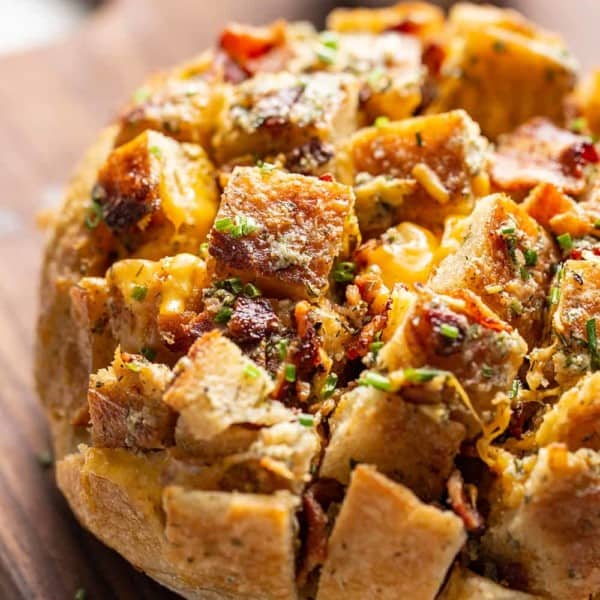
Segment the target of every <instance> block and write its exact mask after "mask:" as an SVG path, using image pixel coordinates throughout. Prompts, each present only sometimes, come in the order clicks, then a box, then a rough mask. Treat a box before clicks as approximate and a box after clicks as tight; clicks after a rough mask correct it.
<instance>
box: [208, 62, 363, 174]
mask: <svg viewBox="0 0 600 600" xmlns="http://www.w3.org/2000/svg"><path fill="white" fill-rule="evenodd" d="M357 107H358V82H357V80H356V78H354V77H352V76H350V75H346V74H342V73H312V74H304V75H303V74H299V75H298V74H292V73H289V72H286V71H283V72H280V73H261V74H258V75H256V76H255V77H253V78H252V79H249V80H247V81H244V82H243V83H241V84H240V85H238V86H236V87H235V88H233V89H232V90H231V93H230V97H229V98H228V100H227V103H226V107H225V109H224V111H223V114H222V116H221V119H220V122H219V127H218V130H217V132H216V133H215V136H214V138H213V146H214V150H215V155H216V158H217V161H218V162H220V163H223V162H227V161H231V160H233V159H236V158H240V157H245V156H246V157H247V156H250V157H257V156H258V157H265V156H271V155H276V154H278V153H280V152H283V153H286V152H290V151H292V150H294V149H295V148H299V147H301V146H303V145H305V144H307V143H309V142H311V140H319V141H321V142H335V141H336V140H338V139H340V138H342V137H345V136H347V135H349V134H350V133H351V132H352V131H354V130H355V129H356V123H357V122H356V119H357Z"/></svg>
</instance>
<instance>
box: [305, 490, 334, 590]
mask: <svg viewBox="0 0 600 600" xmlns="http://www.w3.org/2000/svg"><path fill="white" fill-rule="evenodd" d="M302 509H303V511H304V512H303V515H304V522H305V524H306V538H305V544H304V555H303V560H302V564H301V566H300V570H299V571H298V581H299V583H300V584H301V585H302V584H304V583H305V582H306V580H307V578H308V575H309V574H310V573H311V572H312V571H313V570H314V569H315V568H317V567H318V566H320V565H322V564H323V563H324V562H325V559H326V558H327V515H326V514H325V511H324V510H323V507H322V506H321V505H320V504H319V503H318V502H317V500H316V498H315V496H314V490H313V489H312V488H309V489H308V490H307V491H306V493H305V494H304V496H302Z"/></svg>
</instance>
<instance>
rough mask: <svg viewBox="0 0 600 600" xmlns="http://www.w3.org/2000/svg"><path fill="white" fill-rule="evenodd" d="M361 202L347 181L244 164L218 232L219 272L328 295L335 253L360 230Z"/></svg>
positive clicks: (288, 292) (276, 289)
mask: <svg viewBox="0 0 600 600" xmlns="http://www.w3.org/2000/svg"><path fill="white" fill-rule="evenodd" d="M353 207H354V194H353V193H352V190H351V189H350V188H348V187H347V186H345V185H342V184H340V183H336V182H333V181H321V180H319V179H316V178H314V177H306V176H303V175H292V174H286V173H282V172H279V171H271V170H265V169H264V168H262V169H261V168H260V167H255V168H250V167H237V168H236V169H235V170H234V172H233V174H232V176H231V178H230V179H229V182H228V184H227V187H226V188H225V192H224V194H223V199H222V202H221V206H220V207H219V212H218V214H217V218H216V219H215V224H214V226H213V229H212V230H211V233H210V241H209V248H208V250H209V252H210V254H211V255H212V256H213V257H214V259H215V268H216V272H217V274H218V275H220V276H227V275H236V276H239V277H241V278H242V279H243V280H244V281H256V283H257V285H258V287H259V288H260V289H262V290H264V291H265V292H266V293H269V294H272V295H275V296H279V297H290V296H292V297H296V298H311V297H312V298H314V297H316V296H319V295H322V294H323V293H324V292H325V291H326V290H327V288H328V285H329V282H328V277H329V272H330V270H331V268H332V266H333V262H334V259H335V258H336V257H337V256H339V255H340V254H346V253H347V249H348V248H349V246H350V243H351V240H352V239H354V238H356V237H357V235H358V234H357V230H356V223H355V218H354V213H353Z"/></svg>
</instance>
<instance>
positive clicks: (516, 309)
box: [509, 300, 523, 316]
mask: <svg viewBox="0 0 600 600" xmlns="http://www.w3.org/2000/svg"><path fill="white" fill-rule="evenodd" d="M509 308H510V310H511V312H512V313H513V314H514V315H516V316H519V315H522V314H523V305H522V304H521V303H520V302H519V301H518V300H513V301H512V302H511V303H510V306H509Z"/></svg>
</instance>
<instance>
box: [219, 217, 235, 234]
mask: <svg viewBox="0 0 600 600" xmlns="http://www.w3.org/2000/svg"><path fill="white" fill-rule="evenodd" d="M232 227H233V219H231V218H229V217H223V218H222V219H217V220H216V221H215V229H216V230H217V231H219V232H221V233H225V232H227V231H229V230H230V229H231V228H232Z"/></svg>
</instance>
